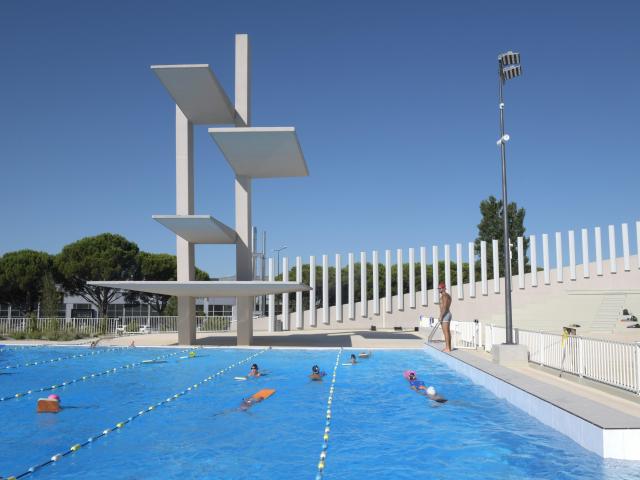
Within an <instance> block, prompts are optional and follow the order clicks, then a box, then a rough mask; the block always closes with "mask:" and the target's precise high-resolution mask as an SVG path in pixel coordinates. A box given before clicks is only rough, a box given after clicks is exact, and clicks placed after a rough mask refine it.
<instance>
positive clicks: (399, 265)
mask: <svg viewBox="0 0 640 480" xmlns="http://www.w3.org/2000/svg"><path fill="white" fill-rule="evenodd" d="M396 253H397V255H396V284H397V285H398V310H404V285H403V282H402V281H403V277H404V265H403V262H402V249H401V248H399V249H398V250H397V251H396Z"/></svg>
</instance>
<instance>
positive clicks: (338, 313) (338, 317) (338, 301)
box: [336, 253, 342, 322]
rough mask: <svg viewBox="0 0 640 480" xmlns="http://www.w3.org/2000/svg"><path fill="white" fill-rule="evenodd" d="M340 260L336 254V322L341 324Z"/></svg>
mask: <svg viewBox="0 0 640 480" xmlns="http://www.w3.org/2000/svg"><path fill="white" fill-rule="evenodd" d="M341 260H342V258H341V256H340V254H339V253H336V322H342V262H341Z"/></svg>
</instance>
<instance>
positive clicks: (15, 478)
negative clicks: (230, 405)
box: [0, 348, 340, 480]
mask: <svg viewBox="0 0 640 480" xmlns="http://www.w3.org/2000/svg"><path fill="white" fill-rule="evenodd" d="M267 350H268V349H266V348H265V349H264V350H261V351H259V352H258V353H254V354H253V355H249V356H248V357H247V358H245V359H244V360H240V361H238V362H235V363H232V364H231V365H229V366H228V367H225V368H223V369H222V370H219V371H218V372H216V373H213V374H211V375H209V376H208V377H205V378H203V379H202V380H200V381H199V382H198V383H194V384H193V385H191V386H190V387H187V388H186V389H184V390H182V391H181V392H178V393H176V394H174V395H171V396H170V397H167V398H166V399H164V400H162V401H161V402H158V403H156V404H155V405H150V406H148V407H147V408H146V409H145V410H140V411H139V412H138V413H136V414H135V415H132V416H131V417H129V418H127V419H126V420H123V421H121V422H118V423H116V424H115V426H113V427H110V428H107V429H105V430H103V431H102V432H100V433H99V434H98V435H95V436H93V437H89V438H88V439H87V440H85V441H84V442H82V443H76V444H74V445H72V446H70V447H69V448H68V449H67V450H66V451H64V452H62V453H57V454H55V455H53V456H52V457H51V458H50V459H49V460H47V461H46V462H42V463H40V464H38V465H34V466H33V467H30V468H29V469H28V470H25V471H24V472H22V473H21V474H19V475H11V476H8V477H6V480H18V479H20V478H24V477H27V476H29V475H31V474H32V473H34V472H35V471H36V470H39V469H40V468H42V467H46V466H47V465H51V464H52V463H55V462H58V461H60V460H61V459H62V458H64V457H66V456H67V455H71V454H72V453H74V452H77V451H78V450H80V449H81V448H82V447H84V446H86V445H89V444H90V443H94V442H95V441H96V440H99V439H100V438H103V437H105V436H107V435H109V434H110V433H111V432H114V431H116V430H119V429H121V428H124V427H125V425H127V424H128V423H131V422H133V421H134V420H135V419H136V418H138V417H141V416H142V415H145V414H147V413H149V412H152V411H153V410H155V409H157V408H159V407H162V406H164V405H166V404H167V403H170V402H172V401H175V400H177V399H178V398H180V397H182V396H184V395H186V394H188V393H189V392H192V391H194V390H196V389H198V388H199V387H200V386H202V385H204V384H205V383H207V382H209V381H211V380H215V379H216V378H217V377H219V376H222V375H224V374H225V373H226V372H227V371H229V370H231V369H232V368H235V367H237V366H240V365H242V364H243V363H247V362H249V361H251V360H253V358H255V357H257V356H258V355H261V354H262V353H264V352H266V351H267ZM176 353H180V352H176ZM173 355H175V354H173ZM338 358H340V357H339V355H338ZM336 367H337V363H336ZM334 380H335V369H334ZM331 388H333V384H332V386H331ZM4 478H5V477H0V479H4Z"/></svg>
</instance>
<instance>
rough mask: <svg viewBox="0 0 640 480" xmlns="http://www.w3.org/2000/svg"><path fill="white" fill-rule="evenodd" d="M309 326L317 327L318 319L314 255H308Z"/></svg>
mask: <svg viewBox="0 0 640 480" xmlns="http://www.w3.org/2000/svg"><path fill="white" fill-rule="evenodd" d="M309 286H310V287H311V290H310V291H309V326H310V327H317V326H318V319H317V318H316V257H315V255H311V257H309Z"/></svg>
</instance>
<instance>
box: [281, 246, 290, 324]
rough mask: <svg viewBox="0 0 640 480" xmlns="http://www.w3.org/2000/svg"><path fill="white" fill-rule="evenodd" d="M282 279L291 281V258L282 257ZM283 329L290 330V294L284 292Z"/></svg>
mask: <svg viewBox="0 0 640 480" xmlns="http://www.w3.org/2000/svg"><path fill="white" fill-rule="evenodd" d="M282 281H283V282H287V281H289V258H288V257H282ZM282 329H283V330H285V331H286V330H289V294H288V293H283V294H282Z"/></svg>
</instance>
